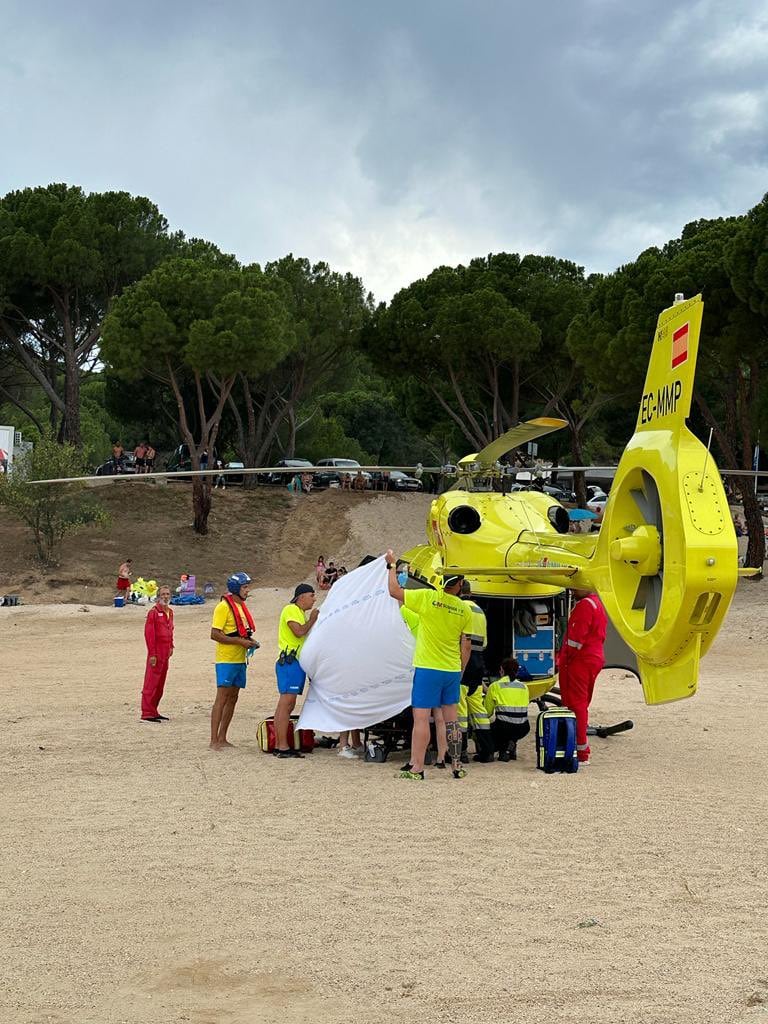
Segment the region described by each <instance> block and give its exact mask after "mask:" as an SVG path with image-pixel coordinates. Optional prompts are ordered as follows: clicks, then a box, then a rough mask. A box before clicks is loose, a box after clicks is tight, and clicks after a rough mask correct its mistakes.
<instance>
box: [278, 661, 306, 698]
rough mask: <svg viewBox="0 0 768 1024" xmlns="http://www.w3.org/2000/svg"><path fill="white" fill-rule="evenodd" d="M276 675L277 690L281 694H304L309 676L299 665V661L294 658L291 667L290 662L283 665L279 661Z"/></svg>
mask: <svg viewBox="0 0 768 1024" xmlns="http://www.w3.org/2000/svg"><path fill="white" fill-rule="evenodd" d="M275 675H276V676H277V689H278V692H279V693H293V694H301V693H304V683H305V682H306V680H307V674H306V672H305V671H304V669H303V668H302V667H301V665H300V664H299V662H298V659H296V658H294V660H293V661H292V662H291V663H290V665H289V664H288V662H286V663H285V664H284V665H281V664H280V662H279V661H276V662H275Z"/></svg>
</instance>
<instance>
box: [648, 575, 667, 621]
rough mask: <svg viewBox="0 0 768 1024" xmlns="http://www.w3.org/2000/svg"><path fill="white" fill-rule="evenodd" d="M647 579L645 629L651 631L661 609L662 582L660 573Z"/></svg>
mask: <svg viewBox="0 0 768 1024" xmlns="http://www.w3.org/2000/svg"><path fill="white" fill-rule="evenodd" d="M647 579H648V584H649V586H648V595H647V598H646V602H645V628H646V629H651V628H652V627H653V625H654V624H655V622H656V619H658V617H659V608H660V607H661V593H662V590H663V586H664V584H663V580H662V577H661V573H658V574H657V575H656V576H649V577H647Z"/></svg>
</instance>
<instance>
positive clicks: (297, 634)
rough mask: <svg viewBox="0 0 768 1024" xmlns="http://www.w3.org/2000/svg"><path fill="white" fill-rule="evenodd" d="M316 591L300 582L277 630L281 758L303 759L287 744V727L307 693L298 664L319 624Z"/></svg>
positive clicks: (278, 752) (277, 745) (277, 751)
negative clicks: (315, 625)
mask: <svg viewBox="0 0 768 1024" xmlns="http://www.w3.org/2000/svg"><path fill="white" fill-rule="evenodd" d="M314 603H315V588H314V587H310V585H309V584H308V583H300V584H299V585H298V587H296V590H295V592H294V595H293V597H292V598H291V601H290V602H289V604H287V605H286V606H285V608H283V610H282V612H281V613H280V625H279V626H278V629H277V645H278V651H279V653H278V659H277V662H276V664H275V675H276V676H277V690H278V693H279V694H280V696H279V697H278V699H277V707H276V708H275V750H274V753H275V756H276V757H280V758H288V757H303V756H304V755H303V754H301V753H299V751H298V750H294V749H293V748H292V747H290V746H289V745H288V726H289V725H290V721H291V712H292V711H293V709H294V708H295V707H296V698H297V697H298V696H299V694H301V693H303V692H304V683H305V682H306V679H307V677H306V674H305V672H304V669H303V668H302V667H301V664H300V663H299V652H300V651H301V648H302V647H303V646H304V641H305V640H306V638H307V633H309V631H310V629H312V627H313V626H314V624H315V622H316V621H317V616H318V611H317V608H312V605H313V604H314Z"/></svg>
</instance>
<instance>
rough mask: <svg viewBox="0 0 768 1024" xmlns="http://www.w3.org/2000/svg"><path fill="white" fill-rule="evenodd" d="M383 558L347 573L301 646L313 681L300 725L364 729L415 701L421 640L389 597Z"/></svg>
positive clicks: (335, 729)
mask: <svg viewBox="0 0 768 1024" xmlns="http://www.w3.org/2000/svg"><path fill="white" fill-rule="evenodd" d="M387 575H388V574H387V568H386V563H385V560H384V558H377V559H376V561H375V562H369V563H368V565H363V566H361V567H360V568H359V569H355V570H354V571H353V572H350V573H348V574H347V575H346V576H342V577H341V579H340V580H339V581H338V582H337V583H335V584H334V585H333V587H332V588H331V590H330V591H329V593H328V596H327V597H326V599H325V601H324V603H323V606H322V608H321V609H320V616H319V618H318V620H317V622H316V624H315V625H314V627H313V628H312V632H311V633H310V634H309V636H308V637H307V642H306V643H305V644H304V646H303V647H302V649H301V655H300V659H299V660H300V661H301V667H302V668H303V669H304V670H305V672H306V673H307V675H308V676H309V678H310V680H311V683H310V686H309V691H308V693H307V697H306V699H305V701H304V707H303V709H302V712H301V717H300V719H299V728H301V729H319V730H322V731H324V732H341V731H342V730H344V729H364V728H365V727H366V726H369V725H375V724H376V722H381V721H383V720H384V719H386V718H391V717H392V715H396V714H398V713H399V712H400V711H402V710H403V709H404V708H407V707H408V705H409V704H410V703H411V661H412V657H413V648H414V639H413V636H412V634H411V632H410V630H409V629H408V627H407V626H406V624H405V622H404V621H403V618H402V616H401V615H400V606H399V604H398V603H397V601H394V600H393V599H392V598H391V597H390V596H389V589H388V580H387Z"/></svg>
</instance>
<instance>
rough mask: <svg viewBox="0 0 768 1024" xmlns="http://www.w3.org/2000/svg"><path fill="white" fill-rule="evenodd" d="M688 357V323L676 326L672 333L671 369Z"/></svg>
mask: <svg viewBox="0 0 768 1024" xmlns="http://www.w3.org/2000/svg"><path fill="white" fill-rule="evenodd" d="M687 358H688V324H683V326H682V327H678V329H677V330H676V331H675V333H674V334H673V335H672V369H673V370H674V368H675V367H676V366H679V365H680V364H681V363H684V362H685V361H686V359H687Z"/></svg>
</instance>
